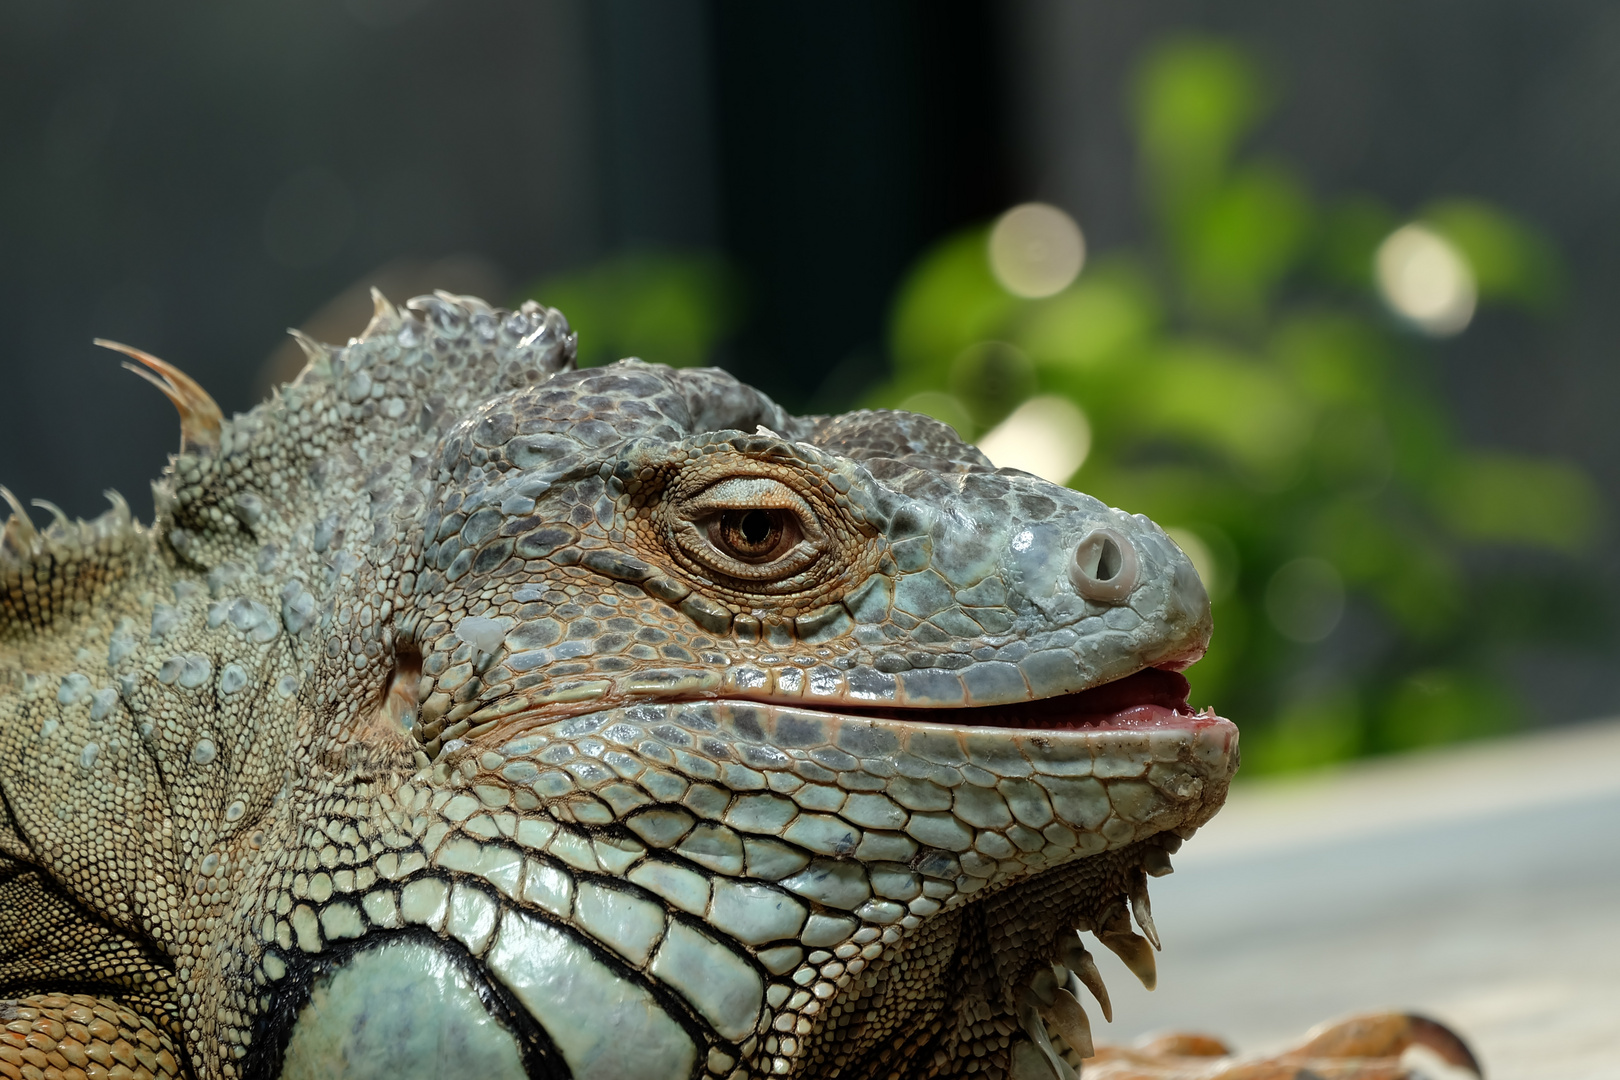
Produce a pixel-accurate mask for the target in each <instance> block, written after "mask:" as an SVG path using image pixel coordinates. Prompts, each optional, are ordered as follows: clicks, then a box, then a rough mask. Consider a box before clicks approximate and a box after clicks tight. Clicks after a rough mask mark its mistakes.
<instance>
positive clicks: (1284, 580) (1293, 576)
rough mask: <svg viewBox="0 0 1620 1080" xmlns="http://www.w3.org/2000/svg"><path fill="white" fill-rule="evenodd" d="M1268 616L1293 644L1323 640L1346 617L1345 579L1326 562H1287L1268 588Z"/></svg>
mask: <svg viewBox="0 0 1620 1080" xmlns="http://www.w3.org/2000/svg"><path fill="white" fill-rule="evenodd" d="M1266 614H1267V615H1269V616H1270V617H1271V624H1272V625H1273V626H1275V627H1276V628H1277V632H1278V633H1279V634H1281V635H1282V636H1283V637H1285V638H1287V639H1288V640H1290V641H1298V642H1303V643H1310V642H1315V641H1321V640H1322V639H1323V638H1325V637H1327V636H1328V635H1329V634H1331V633H1333V630H1334V627H1336V626H1338V625H1339V620H1340V619H1341V618H1343V617H1344V579H1343V578H1341V577H1340V576H1339V571H1338V570H1337V569H1335V568H1334V566H1333V564H1332V563H1330V562H1328V561H1327V560H1326V559H1314V558H1303V559H1295V560H1293V561H1292V562H1288V563H1284V564H1283V565H1282V566H1281V567H1279V568H1278V570H1277V572H1276V573H1275V574H1273V575H1271V581H1270V582H1268V583H1267V585H1266Z"/></svg>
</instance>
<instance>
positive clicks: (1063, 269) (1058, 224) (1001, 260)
mask: <svg viewBox="0 0 1620 1080" xmlns="http://www.w3.org/2000/svg"><path fill="white" fill-rule="evenodd" d="M1085 261H1086V241H1085V237H1083V236H1082V235H1081V234H1080V226H1078V225H1076V224H1075V223H1074V219H1073V218H1071V217H1070V216H1069V215H1068V214H1065V213H1064V212H1063V211H1062V210H1059V209H1058V208H1057V207H1055V206H1048V205H1047V204H1046V203H1024V204H1023V205H1021V206H1015V207H1013V208H1012V209H1011V210H1008V211H1007V212H1006V213H1005V214H1002V215H1001V217H1000V218H998V219H997V220H996V224H995V226H994V227H993V228H992V229H991V230H990V270H991V272H992V273H994V274H995V276H996V280H997V281H999V282H1000V283H1001V287H1002V288H1004V289H1006V290H1007V291H1008V292H1010V293H1012V294H1013V295H1014V296H1023V297H1028V298H1031V299H1035V298H1038V297H1042V296H1051V295H1052V294H1054V293H1059V292H1062V291H1063V290H1064V289H1066V288H1068V287H1069V285H1070V284H1071V283H1072V282H1073V281H1074V279H1075V278H1076V277H1078V276H1079V275H1080V267H1081V266H1082V265H1084V263H1085Z"/></svg>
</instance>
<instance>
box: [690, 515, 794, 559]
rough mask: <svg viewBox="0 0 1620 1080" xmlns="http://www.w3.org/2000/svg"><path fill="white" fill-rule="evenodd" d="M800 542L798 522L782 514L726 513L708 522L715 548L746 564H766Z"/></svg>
mask: <svg viewBox="0 0 1620 1080" xmlns="http://www.w3.org/2000/svg"><path fill="white" fill-rule="evenodd" d="M798 538H799V523H798V521H797V520H796V519H795V518H794V517H793V516H792V515H791V514H788V513H786V512H785V511H782V510H775V509H770V510H765V509H760V508H758V507H755V508H753V509H751V510H726V511H723V512H722V513H721V514H719V515H718V516H717V517H713V518H710V519H709V539H710V540H711V541H712V542H713V543H714V546H715V547H717V548H719V549H720V550H721V551H723V552H725V553H726V554H727V555H730V556H731V557H732V558H734V559H738V560H741V561H742V562H745V563H762V562H767V561H769V560H770V559H772V558H774V557H775V556H777V555H779V554H781V552H782V551H784V550H786V549H787V548H789V547H792V546H793V544H794V542H795V541H797V540H798Z"/></svg>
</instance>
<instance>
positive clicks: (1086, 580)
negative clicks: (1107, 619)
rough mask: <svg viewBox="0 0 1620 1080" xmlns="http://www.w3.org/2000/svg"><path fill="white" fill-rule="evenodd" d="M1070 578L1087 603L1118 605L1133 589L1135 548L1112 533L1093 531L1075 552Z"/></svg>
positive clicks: (1102, 530)
mask: <svg viewBox="0 0 1620 1080" xmlns="http://www.w3.org/2000/svg"><path fill="white" fill-rule="evenodd" d="M1069 576H1070V577H1071V578H1072V579H1073V580H1074V587H1075V590H1076V591H1077V592H1079V594H1080V595H1081V596H1083V597H1085V598H1086V599H1087V600H1099V601H1104V602H1107V603H1117V602H1118V601H1120V600H1124V599H1125V598H1126V597H1128V596H1130V594H1131V590H1132V589H1134V588H1136V576H1137V558H1136V548H1135V547H1133V546H1132V545H1131V542H1130V541H1129V540H1127V539H1126V538H1125V537H1124V536H1122V535H1120V534H1119V533H1117V532H1115V531H1114V530H1113V529H1094V530H1092V531H1091V532H1089V533H1087V534H1086V536H1085V538H1084V539H1083V540H1081V541H1080V544H1079V546H1078V547H1076V548H1075V549H1074V562H1073V564H1072V565H1071V566H1070V567H1069Z"/></svg>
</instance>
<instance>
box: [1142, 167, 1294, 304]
mask: <svg viewBox="0 0 1620 1080" xmlns="http://www.w3.org/2000/svg"><path fill="white" fill-rule="evenodd" d="M1310 228H1311V206H1310V200H1309V198H1308V197H1307V195H1306V193H1305V189H1304V187H1303V185H1301V184H1300V183H1299V182H1298V180H1296V179H1295V178H1294V176H1293V174H1292V173H1291V172H1290V171H1289V170H1287V169H1285V168H1282V167H1280V166H1277V165H1274V164H1273V165H1253V166H1248V167H1245V168H1243V169H1240V170H1238V171H1237V172H1236V173H1235V174H1234V175H1233V176H1232V177H1231V179H1230V180H1228V181H1227V182H1225V183H1223V184H1220V185H1218V186H1217V187H1215V188H1214V189H1213V190H1211V191H1210V192H1209V194H1208V195H1207V196H1206V197H1205V198H1203V199H1201V200H1199V201H1198V202H1197V203H1196V204H1194V205H1193V206H1191V207H1189V208H1188V210H1187V212H1186V213H1184V214H1182V215H1181V216H1180V217H1179V218H1178V220H1177V222H1176V224H1175V226H1174V227H1173V236H1174V240H1175V244H1176V248H1177V251H1178V252H1179V255H1180V258H1179V260H1178V262H1179V265H1180V267H1181V273H1182V278H1183V283H1184V287H1185V288H1186V290H1187V294H1188V297H1189V299H1190V300H1191V302H1192V304H1193V306H1194V307H1195V308H1196V309H1198V310H1200V311H1201V312H1203V313H1206V314H1210V315H1215V316H1228V317H1235V318H1237V319H1240V320H1242V321H1245V322H1253V321H1255V320H1257V319H1259V318H1260V316H1262V315H1263V314H1264V309H1265V307H1266V305H1267V303H1268V302H1269V299H1270V294H1271V292H1272V290H1273V289H1274V288H1275V287H1276V285H1277V284H1278V282H1280V281H1281V280H1282V278H1283V276H1284V275H1286V274H1287V273H1288V272H1289V271H1290V270H1292V269H1293V267H1294V265H1295V263H1296V261H1297V260H1298V258H1299V256H1300V254H1301V252H1302V250H1303V248H1304V246H1305V241H1306V239H1307V237H1308V236H1309V231H1310Z"/></svg>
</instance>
